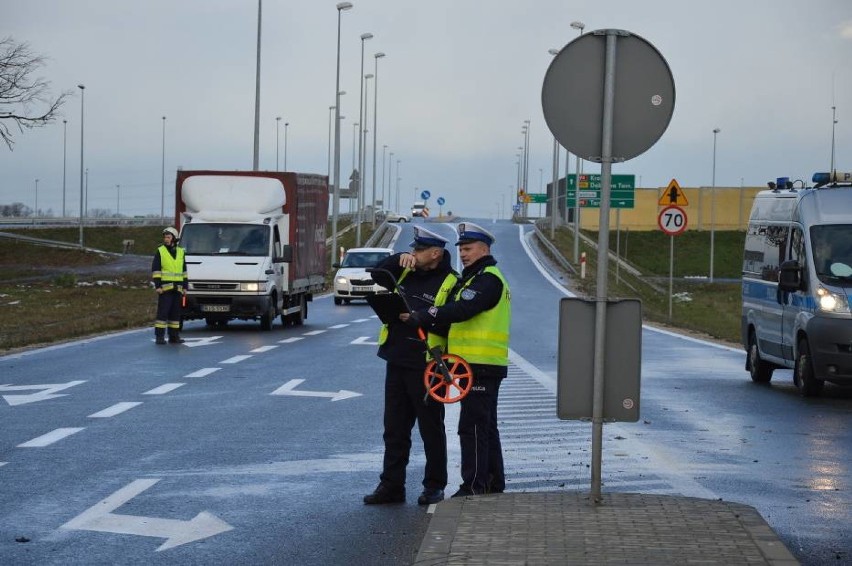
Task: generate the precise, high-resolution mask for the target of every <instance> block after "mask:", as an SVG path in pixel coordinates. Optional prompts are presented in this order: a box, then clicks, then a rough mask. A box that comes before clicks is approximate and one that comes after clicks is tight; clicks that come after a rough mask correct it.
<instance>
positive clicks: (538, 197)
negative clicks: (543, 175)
mask: <svg viewBox="0 0 852 566" xmlns="http://www.w3.org/2000/svg"><path fill="white" fill-rule="evenodd" d="M527 196H528V197H530V202H531V203H534V204H544V203H546V202H547V193H528V194H527Z"/></svg>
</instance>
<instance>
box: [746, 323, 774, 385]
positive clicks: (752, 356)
mask: <svg viewBox="0 0 852 566" xmlns="http://www.w3.org/2000/svg"><path fill="white" fill-rule="evenodd" d="M746 369H747V370H748V371H749V373H750V374H751V380H752V381H753V382H755V383H769V381H770V380H771V379H772V371H773V370H774V369H775V366H773V365H772V364H770V363H769V362H766V361H764V360H763V359H762V358H761V357H760V350H758V348H757V337H756V336H755V334H754V330H752V331H750V332H749V333H748V359H747V363H746Z"/></svg>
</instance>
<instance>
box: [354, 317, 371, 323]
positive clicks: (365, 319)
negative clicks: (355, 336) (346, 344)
mask: <svg viewBox="0 0 852 566" xmlns="http://www.w3.org/2000/svg"><path fill="white" fill-rule="evenodd" d="M369 320H370V319H369V318H357V319H355V320H353V321H352V322H367V321H369Z"/></svg>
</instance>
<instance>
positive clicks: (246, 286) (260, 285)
mask: <svg viewBox="0 0 852 566" xmlns="http://www.w3.org/2000/svg"><path fill="white" fill-rule="evenodd" d="M240 291H248V292H250V293H265V292H266V281H252V282H250V283H240Z"/></svg>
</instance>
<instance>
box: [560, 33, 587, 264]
mask: <svg viewBox="0 0 852 566" xmlns="http://www.w3.org/2000/svg"><path fill="white" fill-rule="evenodd" d="M571 27H572V28H574V29H575V30H577V31H579V32H580V35H583V30H584V29H586V24H584V23H583V22H577V21H574V22H571ZM570 155H571V154H570V153H569V152H568V150H567V149H566V150H565V190H566V191H567V190H568V164H569V161H568V160H569V158H570ZM574 170H575V172H576V178H575V179H574V263H575V264H579V263H580V156H579V155H578V156H577V165H576V168H575V169H574ZM566 215H567V211H566Z"/></svg>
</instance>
